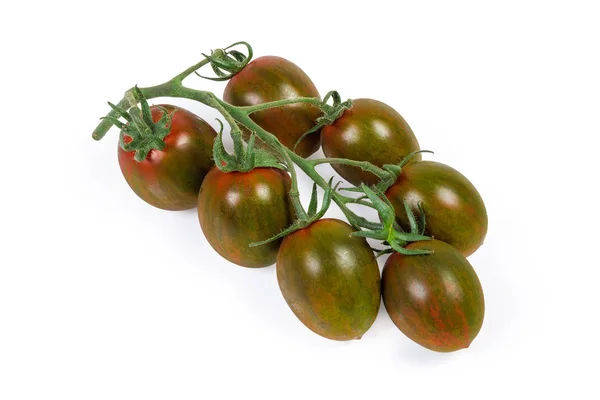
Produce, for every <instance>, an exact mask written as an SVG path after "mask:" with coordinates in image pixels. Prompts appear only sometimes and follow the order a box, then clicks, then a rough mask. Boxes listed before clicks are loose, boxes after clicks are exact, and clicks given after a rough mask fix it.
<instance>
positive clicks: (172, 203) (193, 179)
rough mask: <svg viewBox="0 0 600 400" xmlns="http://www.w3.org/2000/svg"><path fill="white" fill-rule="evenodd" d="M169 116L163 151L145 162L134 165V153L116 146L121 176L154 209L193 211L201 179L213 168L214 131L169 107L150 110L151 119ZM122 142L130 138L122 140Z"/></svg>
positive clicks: (197, 119) (197, 118) (203, 123)
mask: <svg viewBox="0 0 600 400" xmlns="http://www.w3.org/2000/svg"><path fill="white" fill-rule="evenodd" d="M158 107H163V108H164V109H166V110H167V112H169V113H171V114H172V115H171V118H172V120H171V130H170V132H169V134H168V135H167V136H166V137H165V139H164V140H165V144H166V146H165V148H164V149H163V150H156V149H154V150H151V151H150V153H149V154H148V156H147V157H146V159H145V160H143V161H142V162H137V161H136V160H135V159H134V157H135V152H134V151H124V150H123V149H122V148H121V146H118V158H119V166H120V167H121V172H122V173H123V176H124V177H125V180H126V181H127V183H128V184H129V186H130V187H131V189H132V190H133V191H134V192H135V194H137V195H138V196H139V197H140V198H141V199H142V200H144V201H145V202H147V203H148V204H151V205H153V206H155V207H158V208H161V209H164V210H171V211H178V210H187V209H191V208H194V207H196V202H197V198H198V191H199V190H200V185H201V184H202V180H203V179H204V176H205V175H206V174H207V173H208V171H209V170H210V168H211V167H212V166H213V165H214V162H213V160H212V146H213V141H214V139H215V137H216V135H217V133H216V132H215V130H214V129H213V128H212V127H211V126H210V125H209V124H208V123H206V121H204V120H203V119H202V118H200V117H198V116H197V115H195V114H193V113H191V112H189V111H187V110H184V109H182V108H178V107H175V106H172V105H167V104H163V105H160V106H152V107H151V108H150V110H151V112H152V119H153V120H154V122H157V121H158V120H159V119H160V118H161V117H162V115H163V111H162V110H161V109H160V108H158ZM124 140H125V142H130V141H131V138H130V137H129V136H125V138H124Z"/></svg>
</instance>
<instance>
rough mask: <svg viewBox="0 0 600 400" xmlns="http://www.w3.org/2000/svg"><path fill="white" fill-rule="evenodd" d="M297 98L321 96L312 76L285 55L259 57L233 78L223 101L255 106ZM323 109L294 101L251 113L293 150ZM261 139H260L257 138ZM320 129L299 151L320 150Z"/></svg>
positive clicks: (299, 147) (309, 153)
mask: <svg viewBox="0 0 600 400" xmlns="http://www.w3.org/2000/svg"><path fill="white" fill-rule="evenodd" d="M296 97H320V95H319V91H318V90H317V88H316V87H315V85H314V84H313V82H312V81H311V80H310V78H309V77H308V76H307V75H306V74H305V73H304V71H302V70H301V69H300V68H299V67H298V66H297V65H296V64H294V63H292V62H290V61H288V60H286V59H285V58H281V57H274V56H266V57H259V58H257V59H255V60H254V61H252V62H251V63H249V64H248V65H246V66H245V67H244V69H243V70H242V71H240V72H239V73H237V74H236V75H235V76H234V77H233V78H231V79H230V80H229V82H228V83H227V86H226V87H225V92H224V93H223V100H225V101H226V102H228V103H230V104H232V105H234V106H253V105H257V104H262V103H267V102H271V101H276V100H284V99H293V98H296ZM321 114H322V113H321V111H320V110H319V109H318V108H317V107H315V106H312V105H309V104H291V105H287V106H285V107H279V108H271V109H269V110H264V111H260V112H256V113H253V114H252V115H251V118H252V120H254V122H256V123H257V124H258V125H260V126H261V127H262V128H263V129H264V130H266V131H267V132H270V133H272V134H273V135H275V136H277V139H279V141H280V142H281V143H282V144H283V145H285V146H286V147H288V148H289V149H293V147H294V145H295V144H296V142H297V141H298V139H300V137H301V136H302V135H303V134H304V133H305V132H307V131H309V130H310V129H311V128H312V127H313V126H314V125H315V120H316V119H317V118H318V117H320V116H321ZM257 142H258V140H257ZM319 145H320V142H319V132H318V131H317V132H313V133H311V134H310V135H308V136H306V137H305V138H304V139H303V140H302V142H300V144H299V145H298V147H297V148H296V153H297V154H299V155H301V156H302V157H308V156H309V155H311V154H313V153H314V152H315V151H317V150H318V149H319Z"/></svg>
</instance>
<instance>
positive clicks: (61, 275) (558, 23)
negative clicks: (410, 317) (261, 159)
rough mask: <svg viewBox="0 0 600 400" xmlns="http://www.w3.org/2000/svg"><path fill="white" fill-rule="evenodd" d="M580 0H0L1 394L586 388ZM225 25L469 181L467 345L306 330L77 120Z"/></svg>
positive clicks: (593, 309) (587, 222) (203, 45)
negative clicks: (125, 173) (391, 117)
mask: <svg viewBox="0 0 600 400" xmlns="http://www.w3.org/2000/svg"><path fill="white" fill-rule="evenodd" d="M17 4H18V5H17ZM392 4H394V5H393V6H392ZM599 18H600V12H599V10H598V4H597V1H587V2H586V1H497V2H495V1H437V2H435V1H419V2H416V1H415V2H404V1H400V2H398V1H396V2H389V3H388V2H383V1H374V0H369V1H361V2H350V1H344V2H341V1H340V2H334V1H324V0H321V1H307V0H303V1H297V2H283V1H274V2H266V1H256V0H254V1H243V2H242V1H227V2H220V1H214V2H211V3H210V4H208V2H207V1H195V2H179V1H168V2H150V1H136V2H126V1H101V2H100V1H98V2H82V1H78V2H66V1H54V2H33V1H29V2H26V1H23V2H10V3H7V5H3V6H2V15H1V16H0V19H1V23H0V31H1V34H2V41H1V44H0V46H1V48H2V52H1V53H2V56H1V57H2V60H3V61H2V62H1V63H0V70H1V74H0V80H1V82H0V88H2V91H1V93H0V102H1V110H2V116H1V132H2V136H1V137H2V151H1V156H0V171H1V172H0V173H1V181H0V182H1V185H0V193H1V194H0V205H1V207H0V229H1V233H2V242H1V244H0V247H1V251H0V399H3V400H14V399H55V398H56V399H86V400H87V399H145V400H147V399H221V398H244V399H245V398H249V399H254V398H257V399H295V398H302V399H307V398H310V399H338V398H339V399H354V398H357V399H364V398H384V396H385V398H398V399H412V398H419V399H429V398H436V399H439V398H447V399H455V398H456V399H495V398H502V399H504V398H526V397H528V398H545V397H547V396H548V395H549V394H556V395H559V396H560V397H561V398H573V399H587V398H596V399H597V398H598V395H599V393H598V392H599V391H598V388H597V379H598V377H597V374H598V369H597V363H598V357H599V350H598V329H599V328H600V324H599V323H598V318H599V313H598V308H599V304H600V300H599V298H598V294H597V293H598V289H597V288H598V281H599V278H600V273H599V269H600V262H599V259H598V225H599V222H600V220H599V219H600V218H599V213H598V207H599V200H598V196H597V187H598V181H599V179H598V172H600V168H598V165H597V163H596V159H597V157H598V145H599V144H600V143H599V140H598V137H599V134H600V129H599V127H600V122H599V120H600V113H599V110H600V59H599V54H600V53H599V43H598V41H599V39H600V25H599V24H598V20H599ZM238 40H246V41H249V42H250V43H251V44H252V45H253V47H254V50H255V54H256V56H261V55H279V56H282V57H285V58H288V59H289V60H291V61H293V62H295V63H297V64H298V65H299V66H301V68H303V69H304V71H305V72H306V73H307V74H308V75H309V76H310V77H311V78H312V79H313V81H314V82H315V84H316V85H317V87H318V88H319V89H320V91H321V93H322V94H324V93H326V92H327V91H328V90H331V89H336V90H338V91H340V93H341V94H342V96H343V97H344V98H359V97H371V98H375V99H379V100H381V101H384V102H386V103H388V104H390V105H391V106H393V107H394V108H396V109H397V110H398V111H399V112H400V113H401V114H402V115H403V116H404V117H405V118H406V120H407V121H408V122H409V124H410V125H411V126H412V128H413V130H414V131H415V133H416V135H417V136H418V139H419V141H420V143H421V147H422V148H425V149H432V150H434V151H436V154H435V155H432V156H431V155H428V156H426V158H428V159H434V160H438V161H441V162H444V163H447V164H450V165H452V166H453V167H455V168H457V169H459V170H460V171H462V172H463V173H464V174H465V175H466V176H467V177H468V178H469V179H470V180H471V181H472V182H473V183H474V184H475V185H476V186H477V187H478V189H479V191H480V192H481V194H482V196H483V198H484V200H485V201H486V204H487V209H488V213H489V219H490V224H489V233H488V237H487V240H486V243H485V245H484V246H483V247H482V248H481V249H480V250H479V251H478V252H477V253H476V254H475V255H473V256H472V257H470V261H471V263H472V264H473V266H474V268H475V269H476V271H477V273H478V274H479V277H480V279H481V281H482V284H483V287H484V290H485V295H486V306H487V309H486V318H485V322H484V326H483V329H482V330H481V333H480V334H479V336H478V337H477V339H476V340H475V341H474V342H473V344H472V346H471V348H469V349H467V350H464V351H460V352H456V353H453V354H437V353H433V352H430V351H428V350H425V349H423V348H421V347H419V346H418V345H416V344H414V343H412V342H411V341H410V340H409V339H407V338H405V337H404V336H403V335H402V334H401V333H400V332H399V331H398V330H397V329H396V328H395V326H394V325H393V324H392V322H391V321H390V320H389V318H388V316H387V314H386V312H385V310H384V309H383V308H382V311H381V313H380V315H379V317H378V318H377V320H376V321H375V323H374V325H373V327H372V328H371V330H369V331H368V332H367V334H365V336H364V337H363V339H362V340H360V341H354V342H343V343H339V342H333V341H328V340H326V339H323V338H321V337H319V336H317V335H315V334H313V333H312V332H310V331H309V330H308V329H306V328H305V327H304V326H303V325H302V324H301V323H300V322H299V321H298V320H297V319H296V318H295V317H294V315H293V314H292V312H291V311H290V310H289V309H288V307H287V305H286V304H285V302H284V300H283V298H282V296H281V294H280V292H279V289H278V286H277V282H276V279H275V269H274V267H269V268H265V269H261V270H251V269H244V268H241V267H237V266H234V265H233V264H230V263H229V262H227V261H225V260H223V259H221V258H220V257H219V256H218V255H217V254H216V253H215V252H214V251H212V249H211V248H210V247H209V245H208V244H207V242H206V240H205V239H204V238H203V235H202V233H201V230H200V228H199V225H198V222H197V218H196V214H195V211H194V210H192V211H186V212H165V211H161V210H158V209H154V208H152V207H150V206H148V205H146V204H145V203H143V202H142V201H141V200H139V199H138V198H137V197H136V196H135V195H134V194H133V193H132V191H131V190H130V189H129V187H128V186H127V185H126V183H125V181H124V179H123V178H122V176H121V173H120V170H119V168H118V164H117V159H116V146H117V131H116V130H112V131H111V132H110V133H109V134H108V135H107V137H106V138H105V140H103V141H101V142H95V141H93V140H92V139H91V137H90V134H91V132H92V130H93V128H94V127H95V125H96V123H97V122H98V118H99V117H100V116H102V115H104V114H105V113H106V112H107V111H108V106H107V105H106V101H108V100H111V101H113V102H116V101H118V100H119V99H120V98H121V97H122V94H123V92H124V91H125V90H126V89H128V88H129V87H131V86H132V85H133V84H139V85H142V86H144V85H152V84H157V83H161V82H163V81H166V80H167V79H168V78H170V77H171V76H173V75H175V74H176V73H178V72H180V71H181V70H183V69H185V68H187V67H188V66H190V65H192V64H194V63H195V62H197V61H199V60H200V59H201V53H202V52H207V51H209V50H210V49H211V48H217V47H222V46H226V45H228V44H230V43H232V42H235V41H238ZM188 84H189V85H190V86H193V87H196V88H204V89H208V90H212V91H214V92H216V93H218V94H219V95H220V94H221V93H222V90H223V87H224V84H222V83H212V82H208V81H202V80H200V79H199V78H198V79H195V78H192V79H190V81H189V82H188ZM173 103H175V104H178V105H183V106H186V107H187V108H189V109H190V110H192V111H193V112H195V113H197V114H199V115H201V116H202V117H203V118H205V119H206V120H207V121H209V122H210V123H211V124H213V126H216V123H215V121H214V117H216V116H217V114H216V113H215V112H213V111H212V110H208V109H206V108H203V106H200V105H198V104H194V103H192V102H187V101H173ZM327 168H328V167H327ZM327 168H323V173H324V175H327V176H329V175H331V174H332V171H331V170H330V169H327ZM309 186H310V183H309V181H308V180H307V179H303V180H302V182H301V188H302V190H303V195H304V198H306V197H307V195H308V192H309V190H308V189H309ZM330 215H332V216H336V215H339V212H338V211H337V210H335V209H332V210H331V212H330ZM383 261H384V260H383V259H382V260H380V263H381V264H382V262H383ZM594 370H595V371H596V372H595V373H594V372H593V371H594Z"/></svg>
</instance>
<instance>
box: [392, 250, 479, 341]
mask: <svg viewBox="0 0 600 400" xmlns="http://www.w3.org/2000/svg"><path fill="white" fill-rule="evenodd" d="M406 248H407V249H419V250H425V249H426V250H433V251H434V253H433V254H428V255H421V256H405V255H402V254H400V253H394V254H392V255H391V256H390V258H388V260H387V262H386V263H385V266H384V268H383V277H382V285H381V286H382V288H381V290H382V294H383V303H384V305H385V308H386V310H387V312H388V314H389V315H390V317H391V318H392V321H394V324H396V326H397V327H398V329H400V330H401V331H402V332H403V333H404V334H405V335H406V336H408V337H409V338H410V339H412V340H413V341H415V342H417V343H418V344H420V345H421V346H423V347H426V348H428V349H430V350H434V351H440V352H449V351H456V350H460V349H463V348H466V347H469V345H470V344H471V342H472V341H473V339H475V337H476V336H477V334H478V333H479V330H480V329H481V325H482V324H483V316H484V313H485V303H484V300H483V290H482V288H481V283H480V282H479V278H478V277H477V274H476V273H475V271H474V270H473V267H471V264H469V261H467V259H466V258H465V257H464V256H463V255H462V254H461V253H460V252H459V251H458V250H456V249H455V248H454V247H452V246H450V245H449V244H447V243H444V242H441V241H439V240H432V241H426V242H415V243H411V244H409V245H408V246H407V247H406Z"/></svg>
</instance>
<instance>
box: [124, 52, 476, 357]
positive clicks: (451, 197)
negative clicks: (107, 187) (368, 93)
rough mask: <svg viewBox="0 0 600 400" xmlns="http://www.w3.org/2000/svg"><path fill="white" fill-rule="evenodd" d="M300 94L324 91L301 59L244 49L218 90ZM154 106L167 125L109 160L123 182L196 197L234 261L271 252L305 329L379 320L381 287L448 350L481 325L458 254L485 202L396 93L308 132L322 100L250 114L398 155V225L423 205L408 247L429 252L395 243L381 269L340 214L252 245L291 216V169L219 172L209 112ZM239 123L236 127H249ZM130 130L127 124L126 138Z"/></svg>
mask: <svg viewBox="0 0 600 400" xmlns="http://www.w3.org/2000/svg"><path fill="white" fill-rule="evenodd" d="M298 97H317V98H320V95H319V92H318V91H317V89H316V87H315V85H314V84H313V83H312V81H311V80H310V78H309V77H308V76H307V75H306V74H305V73H304V72H303V71H302V70H301V69H300V68H299V67H298V66H296V65H295V64H293V63H291V62H290V61H288V60H285V59H283V58H279V57H261V58H258V59H256V60H254V61H252V62H251V63H249V64H248V65H246V66H245V67H244V68H243V69H242V70H241V71H240V72H238V73H237V74H236V75H234V76H233V77H232V78H231V79H230V80H229V82H228V84H227V87H226V88H225V91H224V94H223V99H224V100H225V101H226V102H227V103H229V104H231V105H234V106H240V107H242V106H255V105H257V104H262V103H265V102H271V101H277V100H282V99H294V98H298ZM151 111H152V119H153V120H154V122H157V121H158V120H160V119H161V117H162V115H163V113H165V112H167V113H170V125H169V126H170V128H169V129H170V131H169V132H168V134H167V135H166V136H165V138H164V141H165V144H166V146H164V148H162V149H156V148H154V149H151V150H150V151H149V152H148V154H147V156H146V158H145V159H144V160H142V161H141V162H140V161H137V160H136V159H135V154H134V153H133V152H132V151H125V150H123V149H122V148H119V163H120V165H121V169H122V171H123V174H124V176H125V178H126V180H127V182H128V183H129V185H130V186H131V188H132V189H133V190H134V191H135V193H136V194H137V195H138V196H140V197H141V198H142V199H143V200H145V201H146V202H148V203H149V204H151V205H154V206H156V207H160V208H163V209H168V210H182V209H189V208H193V207H196V206H197V207H198V218H199V222H200V226H201V228H202V231H203V232H204V235H205V236H206V239H207V240H208V243H210V245H211V246H212V247H213V248H214V249H215V250H216V251H217V252H218V253H219V254H220V255H221V256H222V257H224V258H225V259H227V260H229V261H230V262H232V263H235V264H237V265H240V266H244V267H252V268H256V267H266V266H269V265H272V264H273V263H276V272H277V280H278V283H279V286H280V289H281V292H282V294H283V297H284V299H285V301H286V302H287V304H288V305H289V307H290V308H291V310H292V311H293V312H294V314H295V315H296V316H297V317H298V319H300V321H301V322H302V323H303V324H304V325H306V326H307V327H308V328H309V329H311V330H312V331H314V332H316V333H317V334H319V335H321V336H323V337H326V338H329V339H333V340H350V339H356V338H360V337H361V336H362V335H363V334H364V333H365V332H366V331H367V330H368V329H369V328H370V326H371V325H372V324H373V322H374V321H375V318H376V316H377V314H378V311H379V306H380V301H381V298H383V303H384V305H385V308H386V310H387V312H388V314H389V315H390V317H391V318H392V320H393V322H394V323H395V324H396V326H397V327H398V328H399V329H400V330H401V331H402V332H403V333H404V334H406V336H408V337H409V338H410V339H412V340H413V341H415V342H417V343H419V344H420V345H422V346H424V347H426V348H429V349H432V350H435V351H442V352H446V351H454V350H458V349H461V348H465V347H467V346H469V344H470V343H471V341H472V340H473V339H474V338H475V336H477V334H478V332H479V330H480V328H481V325H482V323H483V317H484V298H483V291H482V288H481V284H480V282H479V279H478V278H477V275H476V273H475V271H474V270H473V268H472V267H471V265H470V264H469V262H468V261H467V259H466V257H467V256H469V255H470V254H472V253H473V252H474V251H476V250H477V249H478V248H479V246H481V244H482V243H483V240H484V238H485V235H486V232H487V213H486V209H485V205H484V203H483V200H482V199H481V196H480V195H479V193H478V191H477V190H476V189H475V187H474V186H473V184H471V182H469V180H468V179H467V178H466V177H465V176H463V175H462V174H461V173H460V172H458V171H456V170H455V169H453V168H451V167H449V166H447V165H444V164H441V163H437V162H432V161H423V160H422V159H421V154H420V153H419V149H420V148H419V143H418V141H417V138H416V136H415V134H414V133H413V131H412V129H411V128H410V126H409V125H408V123H407V122H406V121H405V120H404V118H403V117H402V116H401V115H400V114H399V113H398V112H397V111H396V110H394V109H393V108H392V107H390V106H388V105H387V104H384V103H382V102H379V101H376V100H372V99H356V100H353V101H352V106H351V108H349V109H347V110H345V111H344V112H343V114H342V115H341V116H339V118H338V119H337V120H335V121H334V122H333V123H331V124H329V125H326V126H323V127H322V128H321V129H318V130H315V131H314V132H313V133H311V134H309V135H307V136H305V137H304V138H303V139H302V140H301V142H300V143H299V145H298V146H295V144H296V142H297V141H298V140H299V139H300V138H301V137H302V136H303V134H304V133H305V132H307V131H308V130H310V129H311V128H312V127H314V126H315V123H316V120H317V118H319V116H320V115H321V111H320V109H319V108H318V107H315V106H314V105H310V104H308V103H302V104H289V105H285V106H282V107H277V108H271V109H266V110H262V111H259V112H256V113H254V114H252V115H251V118H252V120H253V121H254V122H256V123H257V124H258V125H259V126H260V127H262V128H263V129H264V130H266V131H268V132H270V133H272V134H273V135H274V136H275V137H277V139H278V140H279V141H280V142H281V143H282V144H283V145H285V146H286V147H288V148H289V149H295V150H294V151H295V152H296V153H297V154H298V155H300V156H302V157H308V156H310V155H311V154H313V153H314V152H315V151H317V150H318V149H319V147H320V146H322V148H323V152H324V154H325V156H326V157H328V158H341V159H347V160H355V161H367V162H369V163H371V164H373V165H375V166H377V167H384V166H387V165H400V166H401V168H397V169H396V171H397V175H396V177H397V179H396V180H395V182H392V183H391V184H390V185H388V187H386V188H385V190H384V192H385V193H384V195H385V197H386V198H387V200H389V204H391V205H392V206H393V207H394V211H395V216H396V222H397V225H396V226H398V227H399V229H403V230H405V231H409V230H410V229H411V225H413V224H414V218H413V217H411V215H412V214H410V213H409V211H408V210H410V211H411V212H412V213H413V214H423V213H424V216H425V220H426V225H425V226H424V234H425V235H427V236H430V237H431V238H433V240H427V241H425V240H424V241H416V242H413V243H410V244H408V245H407V247H406V249H407V250H425V251H426V252H427V253H428V254H423V253H425V252H424V251H423V252H421V254H418V255H405V254H401V253H398V252H396V253H393V254H392V255H391V256H390V257H389V258H388V260H387V262H386V263H385V266H384V269H383V274H382V275H381V274H380V271H379V267H378V265H377V261H376V257H375V255H374V252H373V250H372V249H371V247H370V246H369V244H368V243H367V242H366V240H365V239H364V238H362V237H358V236H353V235H352V234H353V232H355V229H354V228H353V227H352V226H351V225H349V224H347V223H346V222H343V221H341V220H336V219H319V220H316V221H312V222H310V223H307V224H305V225H304V226H299V227H298V229H297V230H295V231H293V232H291V233H290V234H288V235H287V236H286V237H284V238H281V239H278V240H274V241H271V242H270V243H268V244H264V245H261V246H255V247H254V246H251V244H252V243H256V242H259V241H262V240H264V239H266V238H269V237H272V236H274V235H277V234H278V233H280V232H282V231H284V230H285V229H286V228H287V227H289V226H290V225H291V224H292V223H293V222H294V221H295V220H296V218H297V217H298V216H297V215H296V212H295V210H294V207H293V206H292V204H291V202H290V197H289V194H288V193H289V192H290V188H291V180H290V176H289V175H288V173H287V172H286V171H285V170H282V169H277V168H262V167H261V168H254V169H250V170H247V171H233V172H224V171H223V170H222V169H223V168H219V167H221V166H220V165H219V166H215V165H214V161H213V149H212V147H213V146H212V145H213V142H214V139H215V137H216V132H215V131H214V130H213V129H212V128H211V127H210V126H209V125H208V124H207V123H206V122H204V121H203V120H202V119H201V118H199V117H198V116H195V115H193V114H192V113H190V112H188V111H186V110H183V109H181V108H177V107H174V106H168V105H164V106H154V107H152V109H151ZM249 134H250V132H249V131H248V130H246V131H245V132H244V135H245V137H246V139H247V138H248V136H249ZM129 141H131V138H128V137H127V135H125V143H128V142H129ZM262 146H266V144H265V143H262ZM409 155H410V158H406V157H407V156H409ZM333 168H334V169H335V170H336V171H337V172H338V173H339V175H341V176H342V177H343V178H344V179H345V180H347V181H348V182H350V183H351V184H353V185H355V186H359V185H361V184H366V185H376V184H378V183H379V181H380V178H379V177H378V176H376V175H374V174H373V173H371V172H367V171H365V170H361V169H359V168H358V167H356V166H349V165H345V164H343V163H336V164H333ZM382 196H383V194H382ZM390 215H391V217H390V218H391V219H393V216H392V214H390Z"/></svg>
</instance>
